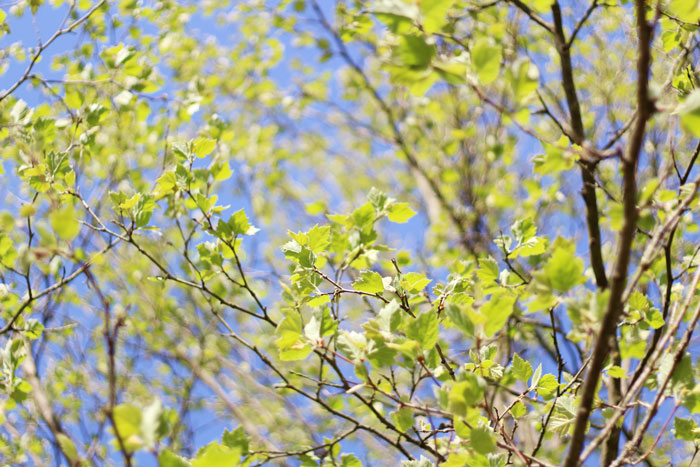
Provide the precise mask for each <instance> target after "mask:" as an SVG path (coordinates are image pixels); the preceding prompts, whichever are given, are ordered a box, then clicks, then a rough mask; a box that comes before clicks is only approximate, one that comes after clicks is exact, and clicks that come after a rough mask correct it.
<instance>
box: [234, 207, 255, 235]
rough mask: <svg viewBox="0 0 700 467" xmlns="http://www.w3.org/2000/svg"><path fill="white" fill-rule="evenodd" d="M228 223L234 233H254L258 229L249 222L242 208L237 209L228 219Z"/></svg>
mask: <svg viewBox="0 0 700 467" xmlns="http://www.w3.org/2000/svg"><path fill="white" fill-rule="evenodd" d="M228 225H229V227H230V228H231V232H232V233H233V234H234V235H254V234H255V233H256V232H258V230H259V229H257V228H256V227H254V226H253V225H251V224H250V221H249V220H248V216H246V214H245V211H244V210H243V209H239V210H238V211H236V212H235V213H233V215H232V216H231V218H230V219H229V220H228Z"/></svg>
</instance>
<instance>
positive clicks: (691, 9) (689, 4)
mask: <svg viewBox="0 0 700 467" xmlns="http://www.w3.org/2000/svg"><path fill="white" fill-rule="evenodd" d="M668 11H669V12H670V13H671V15H672V16H674V17H676V18H678V19H680V20H681V21H685V22H686V23H692V24H697V22H698V21H700V2H698V0H671V1H670V2H669V4H668ZM696 136H697V135H696Z"/></svg>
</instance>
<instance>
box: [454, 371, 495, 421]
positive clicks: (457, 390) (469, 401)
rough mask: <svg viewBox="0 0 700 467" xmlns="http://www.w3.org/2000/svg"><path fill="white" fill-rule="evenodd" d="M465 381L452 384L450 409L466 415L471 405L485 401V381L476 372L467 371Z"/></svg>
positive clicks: (459, 414) (462, 415)
mask: <svg viewBox="0 0 700 467" xmlns="http://www.w3.org/2000/svg"><path fill="white" fill-rule="evenodd" d="M464 378H465V379H464V380H463V381H457V382H455V383H453V384H452V388H451V389H450V392H449V394H448V410H449V411H450V412H452V413H453V414H455V415H457V416H460V417H464V416H465V415H466V413H467V409H468V408H469V407H474V406H475V405H477V404H480V403H481V402H483V400H482V398H483V396H484V388H485V386H486V383H485V381H484V380H483V379H482V378H480V377H479V376H477V375H475V374H474V373H465V374H464Z"/></svg>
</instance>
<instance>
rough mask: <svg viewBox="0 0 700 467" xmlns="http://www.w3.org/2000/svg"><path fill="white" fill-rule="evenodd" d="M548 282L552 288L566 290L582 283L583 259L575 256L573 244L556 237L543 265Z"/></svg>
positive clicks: (583, 277)
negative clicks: (549, 255)
mask: <svg viewBox="0 0 700 467" xmlns="http://www.w3.org/2000/svg"><path fill="white" fill-rule="evenodd" d="M544 272H545V274H546V276H547V279H548V281H549V284H550V285H551V286H552V288H553V289H555V290H558V291H560V292H567V291H568V290H569V289H571V288H572V287H574V286H576V285H579V284H583V283H584V282H586V278H585V276H584V275H583V260H582V259H580V258H577V257H576V254H575V252H574V244H573V243H568V242H566V241H565V240H563V239H561V238H558V239H557V241H556V242H555V244H554V251H553V252H552V256H551V257H550V258H549V260H548V261H547V264H546V265H545V267H544Z"/></svg>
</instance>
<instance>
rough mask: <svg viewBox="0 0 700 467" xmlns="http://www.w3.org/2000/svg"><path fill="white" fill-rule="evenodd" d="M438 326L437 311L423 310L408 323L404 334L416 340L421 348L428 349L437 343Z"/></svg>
mask: <svg viewBox="0 0 700 467" xmlns="http://www.w3.org/2000/svg"><path fill="white" fill-rule="evenodd" d="M439 328H440V326H439V324H438V319H437V313H435V312H434V311H432V310H429V311H424V312H423V313H421V314H420V315H418V317H417V318H416V319H414V320H412V321H410V322H409V323H408V326H407V327H406V336H407V337H408V338H409V339H413V340H414V341H416V342H418V343H419V344H420V346H421V348H422V349H423V350H430V349H432V348H433V347H435V344H437V341H438V333H439Z"/></svg>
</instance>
